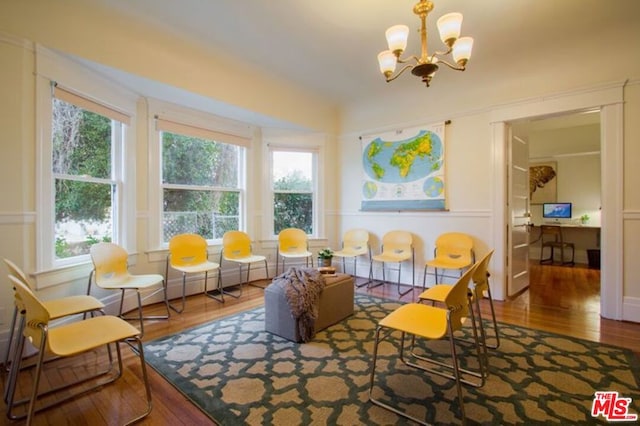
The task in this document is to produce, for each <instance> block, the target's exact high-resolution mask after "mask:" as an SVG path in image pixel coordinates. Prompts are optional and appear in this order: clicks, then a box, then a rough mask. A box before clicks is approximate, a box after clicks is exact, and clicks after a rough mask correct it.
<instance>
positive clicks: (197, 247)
mask: <svg viewBox="0 0 640 426" xmlns="http://www.w3.org/2000/svg"><path fill="white" fill-rule="evenodd" d="M169 266H171V268H172V269H175V270H176V271H179V272H181V273H182V306H181V308H180V309H178V308H176V307H175V306H173V305H172V304H171V303H169V306H170V307H171V309H173V310H174V311H176V312H177V313H181V312H182V311H184V306H185V303H186V297H187V293H186V291H187V288H186V287H187V274H201V273H203V272H204V293H205V294H207V295H209V296H210V297H212V298H214V299H216V300H218V301H220V302H224V296H223V295H222V293H220V299H218V298H217V297H216V296H214V295H212V294H210V293H209V292H208V291H207V280H208V277H209V272H210V271H216V270H218V268H219V267H220V265H219V264H217V263H215V262H211V261H209V253H208V252H207V240H205V239H204V238H203V237H202V236H200V235H198V234H179V235H175V236H174V237H172V238H171V240H169V254H167V262H166V266H165V272H164V277H165V282H167V283H168V282H169ZM219 281H220V280H219V279H218V284H219Z"/></svg>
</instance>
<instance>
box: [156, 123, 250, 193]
mask: <svg viewBox="0 0 640 426" xmlns="http://www.w3.org/2000/svg"><path fill="white" fill-rule="evenodd" d="M239 150H240V147H238V146H236V145H229V144H225V143H219V142H214V141H208V140H205V139H199V138H192V137H188V136H182V135H176V134H173V133H168V132H163V133H162V183H168V184H176V185H202V186H216V187H222V188H237V187H238V169H239V165H238V163H239Z"/></svg>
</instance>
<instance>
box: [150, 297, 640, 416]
mask: <svg viewBox="0 0 640 426" xmlns="http://www.w3.org/2000/svg"><path fill="white" fill-rule="evenodd" d="M398 306H399V303H398V302H394V301H389V300H384V299H380V298H377V297H372V296H368V295H362V294H357V295H356V309H355V313H354V315H353V316H352V317H350V318H348V319H346V320H344V321H342V322H340V323H338V324H336V325H334V326H332V327H330V328H328V329H327V330H325V331H323V332H320V333H318V335H317V336H316V338H315V339H314V340H313V341H312V342H310V343H306V344H297V343H293V342H290V341H288V340H286V339H283V338H281V337H278V336H276V335H272V334H270V333H267V332H265V331H264V308H257V309H254V310H250V311H247V312H243V313H240V314H237V315H234V316H230V317H227V318H223V319H220V320H217V321H213V322H211V323H208V324H205V325H202V326H199V327H196V328H193V329H190V330H185V331H183V332H181V333H179V334H176V335H173V336H169V337H165V338H162V339H159V340H155V341H152V342H149V343H147V344H145V356H146V360H147V362H148V363H149V365H151V366H152V367H153V368H154V369H155V370H156V371H158V372H159V373H160V374H161V375H162V376H164V377H165V378H166V379H167V380H168V381H169V382H170V383H172V384H173V385H174V386H175V387H176V388H177V389H178V390H180V391H181V392H182V393H183V394H184V395H185V396H187V397H188V398H189V400H191V401H192V402H193V403H194V404H195V405H196V406H198V407H199V408H200V409H202V410H203V411H204V412H205V413H207V414H208V415H209V416H210V417H211V419H212V420H214V421H215V422H217V423H219V424H222V425H241V424H248V425H261V424H262V425H312V424H313V425H360V424H362V425H390V424H411V422H409V421H407V420H405V419H403V418H400V417H397V416H396V415H395V414H393V413H391V412H388V411H387V410H384V409H382V408H380V407H377V406H374V405H373V404H371V403H370V402H369V401H368V391H369V373H370V369H369V368H370V365H371V360H372V348H373V339H374V332H375V327H376V324H377V321H378V320H379V319H380V318H382V317H384V316H385V315H386V314H387V313H388V312H390V311H392V310H393V309H395V308H397V307H398ZM501 335H502V343H501V346H500V348H499V349H497V350H490V354H489V355H490V368H491V374H490V376H489V378H488V379H487V382H486V384H485V385H484V387H482V388H480V389H476V388H472V387H469V386H464V388H463V392H464V400H465V410H466V413H467V420H468V423H480V424H501V425H504V424H523V423H524V424H534V423H557V424H575V423H592V422H593V423H598V422H599V423H606V421H605V420H604V418H603V417H602V416H600V417H599V418H598V419H594V418H592V417H591V407H592V402H593V398H594V392H596V391H617V392H618V393H619V395H620V397H625V398H631V404H630V410H629V412H630V413H635V414H637V413H638V412H639V411H640V390H639V388H640V365H639V363H638V359H637V358H636V357H635V356H634V355H633V353H631V352H630V351H628V350H626V349H621V348H617V347H613V346H607V345H601V344H597V343H593V342H588V341H585V340H579V339H574V338H569V337H564V336H559V335H555V334H550V333H544V332H539V331H535V330H530V329H526V328H522V327H515V326H509V325H504V324H503V325H502V328H501ZM393 337H394V338H397V340H394V339H393V338H392V339H390V340H388V341H387V342H386V343H383V344H381V345H380V350H379V360H378V370H377V371H379V372H380V374H379V375H377V381H376V388H375V396H376V397H378V398H380V399H385V400H387V401H388V402H390V403H391V404H393V405H397V406H400V407H402V409H405V410H408V411H409V412H411V413H412V414H413V415H416V416H418V417H420V418H424V419H425V421H427V422H430V423H438V424H451V423H460V414H459V407H458V401H457V394H456V391H455V386H454V384H453V383H452V382H451V381H449V380H447V379H444V378H442V377H439V376H433V375H428V374H425V373H422V372H419V371H416V370H414V369H411V368H409V367H406V366H404V365H403V364H402V363H401V362H400V361H399V360H398V359H397V351H396V350H395V347H394V346H393V344H395V343H397V341H398V340H399V335H398V336H393ZM432 343H433V342H432ZM435 343H436V344H435V345H434V344H429V345H428V346H426V348H425V350H429V351H431V352H434V353H442V354H446V353H447V351H448V346H447V345H446V344H441V343H440V342H435ZM460 346H461V347H462V357H463V358H464V359H466V358H467V357H468V355H466V354H465V351H469V350H470V349H466V348H468V346H466V345H460Z"/></svg>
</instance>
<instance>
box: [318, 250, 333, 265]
mask: <svg viewBox="0 0 640 426" xmlns="http://www.w3.org/2000/svg"><path fill="white" fill-rule="evenodd" d="M332 258H333V250H331V249H330V248H325V249H322V250H320V251H319V252H318V266H319V267H326V266H331V259H332Z"/></svg>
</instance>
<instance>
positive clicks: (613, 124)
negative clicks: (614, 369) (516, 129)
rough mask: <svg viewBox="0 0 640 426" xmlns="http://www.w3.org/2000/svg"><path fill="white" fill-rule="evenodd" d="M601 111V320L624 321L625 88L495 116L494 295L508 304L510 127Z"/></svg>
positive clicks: (504, 109)
mask: <svg viewBox="0 0 640 426" xmlns="http://www.w3.org/2000/svg"><path fill="white" fill-rule="evenodd" d="M598 108H599V109H600V123H601V147H602V148H601V150H600V151H601V155H602V161H601V166H602V173H601V187H602V193H601V201H602V210H601V240H600V246H601V269H600V276H601V280H600V282H601V286H600V288H601V292H600V314H601V316H602V317H604V318H610V319H623V309H622V308H623V283H624V279H623V265H622V254H623V241H622V237H623V232H622V198H623V197H622V191H621V188H622V182H623V176H622V167H621V164H622V162H623V149H622V147H623V91H622V87H621V86H611V87H605V88H601V89H593V90H588V91H581V92H574V93H570V94H564V95H559V96H555V97H551V96H550V97H545V98H539V99H536V100H533V101H531V102H525V103H523V104H514V105H508V106H504V107H500V108H498V109H495V110H493V111H492V114H491V127H492V140H493V154H494V155H493V157H494V164H495V167H494V173H493V179H494V182H495V183H496V187H497V188H501V187H502V188H505V190H504V191H503V190H498V191H495V192H494V193H493V205H494V211H495V212H496V214H495V215H494V217H493V226H492V228H493V236H494V239H493V244H494V247H496V252H495V255H494V258H497V259H498V263H497V264H494V265H493V267H494V270H495V274H494V275H495V278H496V280H497V281H498V282H497V284H496V285H495V286H494V287H495V292H494V295H495V297H496V298H497V299H501V300H504V299H505V298H506V287H507V279H508V277H507V262H508V259H509V255H510V251H509V247H508V246H507V232H508V229H507V227H506V226H505V223H506V218H507V215H508V214H509V211H508V206H507V200H506V199H507V196H508V193H507V191H506V187H505V182H507V176H506V173H507V167H505V165H506V164H507V159H506V158H505V157H506V152H507V147H508V134H509V132H508V127H509V123H513V122H517V121H519V120H525V119H533V118H536V117H551V116H554V115H562V114H567V113H571V112H578V111H586V110H589V109H598Z"/></svg>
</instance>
